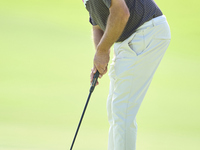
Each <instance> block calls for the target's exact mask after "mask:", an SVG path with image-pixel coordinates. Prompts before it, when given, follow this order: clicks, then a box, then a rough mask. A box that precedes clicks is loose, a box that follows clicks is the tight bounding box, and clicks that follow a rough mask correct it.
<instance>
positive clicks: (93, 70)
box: [90, 66, 100, 85]
mask: <svg viewBox="0 0 200 150" xmlns="http://www.w3.org/2000/svg"><path fill="white" fill-rule="evenodd" d="M96 72H97V69H96V67H95V66H94V67H93V68H92V69H91V73H90V85H91V84H92V81H93V78H94V74H95V73H96ZM99 78H100V76H99ZM96 85H99V81H98V80H97V83H96Z"/></svg>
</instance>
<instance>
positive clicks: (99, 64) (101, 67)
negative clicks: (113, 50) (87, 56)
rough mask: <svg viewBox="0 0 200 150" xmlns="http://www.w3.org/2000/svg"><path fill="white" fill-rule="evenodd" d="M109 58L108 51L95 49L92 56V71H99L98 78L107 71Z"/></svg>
mask: <svg viewBox="0 0 200 150" xmlns="http://www.w3.org/2000/svg"><path fill="white" fill-rule="evenodd" d="M109 60H110V51H101V50H97V51H96V53H95V56H94V73H95V72H96V70H95V69H97V70H98V71H99V78H101V77H102V76H103V75H104V74H106V72H107V66H108V62H109Z"/></svg>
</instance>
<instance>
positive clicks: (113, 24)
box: [97, 9, 130, 51]
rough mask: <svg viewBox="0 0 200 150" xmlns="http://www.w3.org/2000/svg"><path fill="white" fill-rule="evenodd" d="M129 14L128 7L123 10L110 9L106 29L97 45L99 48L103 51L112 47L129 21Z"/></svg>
mask: <svg viewBox="0 0 200 150" xmlns="http://www.w3.org/2000/svg"><path fill="white" fill-rule="evenodd" d="M129 15H130V14H129V11H128V10H127V9H121V11H120V10H117V9H111V10H110V15H109V17H108V21H107V26H106V30H105V32H104V35H103V37H102V38H101V41H100V42H99V44H98V46H97V50H101V51H103V50H109V49H110V47H111V46H112V45H113V44H114V43H115V42H116V41H117V40H118V38H119V37H120V35H121V34H122V32H123V30H124V28H125V26H126V23H127V22H128V19H129Z"/></svg>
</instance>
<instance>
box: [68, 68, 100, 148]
mask: <svg viewBox="0 0 200 150" xmlns="http://www.w3.org/2000/svg"><path fill="white" fill-rule="evenodd" d="M98 77H99V72H98V70H97V72H96V73H95V74H94V77H93V80H92V84H91V87H90V93H89V95H88V98H87V101H86V104H85V107H84V110H83V113H82V115H81V119H80V121H79V124H78V127H77V129H76V133H75V135H74V139H73V142H72V145H71V148H70V150H72V148H73V145H74V142H75V140H76V136H77V134H78V131H79V128H80V126H81V122H82V120H83V117H84V114H85V111H86V108H87V105H88V103H89V100H90V97H91V95H92V92H93V91H94V88H95V85H96V83H97V79H98Z"/></svg>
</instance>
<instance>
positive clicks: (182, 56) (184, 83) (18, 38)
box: [0, 0, 200, 150]
mask: <svg viewBox="0 0 200 150" xmlns="http://www.w3.org/2000/svg"><path fill="white" fill-rule="evenodd" d="M156 2H157V3H158V5H159V6H160V7H161V9H162V10H163V12H164V14H165V15H166V16H167V18H168V21H169V24H170V27H171V31H172V41H171V44H170V47H169V49H168V50H167V52H166V55H165V57H164V58H163V60H162V62H161V64H160V66H159V68H158V70H157V72H156V74H155V77H154V79H153V82H152V84H151V86H150V88H149V91H148V93H147V95H146V97H145V100H144V102H143V104H142V106H141V109H140V111H139V113H138V117H137V122H138V127H139V129H138V140H137V147H138V150H188V149H192V150H199V149H200V145H199V141H200V119H199V114H200V110H199V105H200V101H199V100H200V96H199V90H200V79H199V76H200V69H199V66H200V59H199V57H200V51H199V44H198V43H199V36H200V29H199V27H198V25H199V23H200V19H199V15H200V10H199V5H200V2H199V1H197V0H192V1H190V4H188V2H186V1H180V0H177V1H173V0H169V1H162V0H156ZM189 5H190V7H188V6H189ZM0 20H1V21H0V56H1V59H0V150H64V149H69V148H70V145H71V142H72V139H73V136H74V133H75V130H76V127H77V125H78V122H79V119H80V115H81V113H82V110H83V107H84V105H85V102H86V99H87V96H88V93H89V87H90V85H89V74H90V69H91V67H92V59H93V58H92V57H93V55H94V50H93V44H92V40H91V25H90V24H89V23H88V13H87V11H86V10H85V8H84V5H83V4H82V2H81V0H73V1H70V2H69V1H64V0H58V1H56V2H55V1H54V0H48V1H47V0H42V1H41V0H34V1H33V0H29V1H25V0H18V1H14V0H7V1H1V2H0ZM108 86H109V79H108V76H107V75H105V76H104V77H103V78H102V79H101V80H100V85H99V86H97V87H96V88H95V91H94V93H93V95H92V97H91V101H90V103H89V105H88V108H87V111H86V114H85V117H84V120H83V122H82V126H81V128H80V131H79V134H78V137H77V140H76V143H75V145H74V149H77V150H94V149H95V150H105V149H106V148H107V139H108V137H107V136H108V127H109V125H108V122H107V116H106V98H107V94H108V88H109V87H108Z"/></svg>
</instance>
